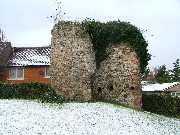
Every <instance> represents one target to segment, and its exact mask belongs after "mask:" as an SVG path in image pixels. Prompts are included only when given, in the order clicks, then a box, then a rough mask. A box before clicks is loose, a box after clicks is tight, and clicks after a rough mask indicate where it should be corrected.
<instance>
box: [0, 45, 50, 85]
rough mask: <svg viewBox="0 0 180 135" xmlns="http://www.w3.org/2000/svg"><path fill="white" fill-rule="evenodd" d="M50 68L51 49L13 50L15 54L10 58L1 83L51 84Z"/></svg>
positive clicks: (30, 48)
mask: <svg viewBox="0 0 180 135" xmlns="http://www.w3.org/2000/svg"><path fill="white" fill-rule="evenodd" d="M49 66H50V47H18V48H13V53H12V54H11V55H10V56H9V58H8V60H7V62H6V65H5V69H4V70H3V75H2V77H1V81H2V82H6V83H22V82H40V83H50V82H51V80H50V76H51V73H50V70H49Z"/></svg>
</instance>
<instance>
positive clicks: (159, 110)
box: [142, 94, 180, 118]
mask: <svg viewBox="0 0 180 135" xmlns="http://www.w3.org/2000/svg"><path fill="white" fill-rule="evenodd" d="M142 103H143V106H142V107H143V109H144V110H145V111H149V112H152V113H156V114H160V115H165V116H169V117H176V118H180V98H178V97H171V96H170V95H155V94H143V95H142Z"/></svg>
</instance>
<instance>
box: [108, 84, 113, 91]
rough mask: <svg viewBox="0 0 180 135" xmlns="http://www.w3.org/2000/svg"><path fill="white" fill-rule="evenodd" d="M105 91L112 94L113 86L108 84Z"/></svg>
mask: <svg viewBox="0 0 180 135" xmlns="http://www.w3.org/2000/svg"><path fill="white" fill-rule="evenodd" d="M107 89H108V90H109V92H112V91H113V90H114V88H113V85H112V84H109V85H108V86H107Z"/></svg>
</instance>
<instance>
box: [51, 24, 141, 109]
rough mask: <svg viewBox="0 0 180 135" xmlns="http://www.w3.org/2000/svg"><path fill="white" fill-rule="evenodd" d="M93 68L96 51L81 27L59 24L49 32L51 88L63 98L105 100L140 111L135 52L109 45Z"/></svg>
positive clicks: (123, 45) (137, 66)
mask: <svg viewBox="0 0 180 135" xmlns="http://www.w3.org/2000/svg"><path fill="white" fill-rule="evenodd" d="M107 54H108V57H107V58H106V59H105V60H104V61H102V62H101V63H100V68H98V69H97V68H96V62H95V52H94V50H93V45H92V43H91V40H90V37H89V35H88V34H87V33H86V31H85V30H84V28H83V27H82V25H81V24H79V23H75V22H64V21H61V22H59V23H58V24H56V25H55V26H54V28H53V30H52V43H51V71H52V85H53V86H54V87H55V89H56V91H57V93H58V94H59V95H62V96H64V97H65V98H66V99H81V100H90V99H101V100H102V99H104V100H110V101H115V102H119V103H122V104H125V105H128V106H131V107H134V108H141V90H140V68H139V64H140V63H139V60H138V59H137V55H136V53H135V52H134V51H132V50H131V49H130V48H129V47H127V46H126V45H125V44H123V43H121V44H112V45H109V47H108V48H107Z"/></svg>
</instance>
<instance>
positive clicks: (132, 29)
mask: <svg viewBox="0 0 180 135" xmlns="http://www.w3.org/2000/svg"><path fill="white" fill-rule="evenodd" d="M82 25H83V26H84V27H85V29H86V30H87V32H88V34H89V35H90V38H91V40H92V43H93V48H94V51H95V57H96V66H97V68H99V67H100V62H102V61H103V60H105V59H106V58H107V56H108V54H107V53H106V48H107V47H108V45H110V44H117V43H125V44H126V45H128V46H129V47H130V48H131V49H132V50H134V51H135V52H136V54H137V57H138V58H139V60H140V68H141V73H144V71H145V68H146V66H147V65H148V61H149V60H150V58H151V55H150V54H149V53H148V50H147V46H148V43H147V42H146V41H145V39H144V37H143V35H142V32H141V30H140V29H138V28H137V27H136V26H134V25H132V24H130V23H129V22H123V21H120V20H118V21H110V22H99V21H95V20H93V19H86V20H84V21H83V22H82Z"/></svg>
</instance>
